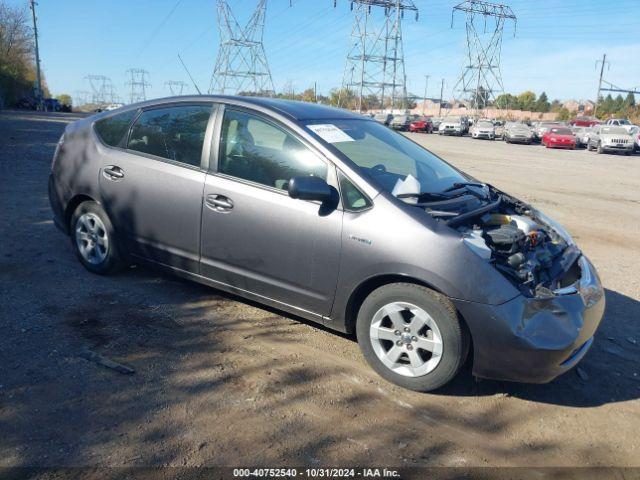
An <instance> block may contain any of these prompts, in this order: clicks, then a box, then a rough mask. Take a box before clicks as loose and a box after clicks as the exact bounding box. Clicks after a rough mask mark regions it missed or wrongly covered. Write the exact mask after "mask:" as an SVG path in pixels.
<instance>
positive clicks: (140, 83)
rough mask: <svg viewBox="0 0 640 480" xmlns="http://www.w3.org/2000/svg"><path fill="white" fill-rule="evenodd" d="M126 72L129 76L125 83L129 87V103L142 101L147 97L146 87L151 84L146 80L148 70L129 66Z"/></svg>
mask: <svg viewBox="0 0 640 480" xmlns="http://www.w3.org/2000/svg"><path fill="white" fill-rule="evenodd" d="M126 73H127V75H128V76H130V77H131V79H130V80H129V81H127V83H126V85H127V86H128V87H129V88H130V91H129V103H137V102H144V101H145V100H146V99H147V88H148V87H150V86H151V84H150V83H149V82H148V81H147V76H148V75H149V72H147V71H146V70H143V69H142V68H130V69H129V70H127V72H126Z"/></svg>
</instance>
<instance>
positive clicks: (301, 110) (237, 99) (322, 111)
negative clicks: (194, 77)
mask: <svg viewBox="0 0 640 480" xmlns="http://www.w3.org/2000/svg"><path fill="white" fill-rule="evenodd" d="M203 100H205V101H215V102H220V103H225V104H234V105H242V104H244V105H247V106H256V107H261V108H263V109H267V110H271V111H272V112H274V113H278V114H280V115H285V116H288V117H290V118H291V119H293V120H296V121H303V120H323V119H358V120H363V119H364V120H366V118H365V117H363V116H362V115H359V114H357V113H353V112H350V111H349V110H345V109H342V108H334V107H328V106H326V105H319V104H316V103H307V102H299V101H295V100H283V99H280V98H270V97H244V96H239V95H190V96H178V97H167V98H159V99H155V100H148V101H146V102H141V103H138V104H135V105H127V108H131V107H136V108H144V107H150V106H155V105H162V104H168V103H176V102H197V101H203Z"/></svg>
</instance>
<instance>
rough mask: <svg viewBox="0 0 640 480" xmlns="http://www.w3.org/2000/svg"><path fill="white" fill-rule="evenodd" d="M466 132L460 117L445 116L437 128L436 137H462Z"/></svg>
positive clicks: (463, 121)
mask: <svg viewBox="0 0 640 480" xmlns="http://www.w3.org/2000/svg"><path fill="white" fill-rule="evenodd" d="M465 131H466V125H465V120H464V119H463V117H460V116H455V115H452V116H447V117H444V118H443V119H442V122H440V126H439V127H438V135H458V136H459V137H461V136H463V135H464V134H465Z"/></svg>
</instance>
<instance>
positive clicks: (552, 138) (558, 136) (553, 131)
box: [541, 126, 576, 150]
mask: <svg viewBox="0 0 640 480" xmlns="http://www.w3.org/2000/svg"><path fill="white" fill-rule="evenodd" d="M541 143H542V145H544V146H545V147H547V148H568V149H571V150H574V149H575V148H576V137H575V135H574V134H573V132H572V131H571V129H570V128H568V127H559V126H552V127H550V128H549V129H548V130H547V131H546V132H545V134H544V135H543V136H542V140H541Z"/></svg>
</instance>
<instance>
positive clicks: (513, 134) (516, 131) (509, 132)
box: [504, 122, 533, 145]
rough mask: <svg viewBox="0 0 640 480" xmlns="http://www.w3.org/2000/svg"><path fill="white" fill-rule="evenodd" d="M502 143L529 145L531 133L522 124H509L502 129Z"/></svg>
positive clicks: (528, 128)
mask: <svg viewBox="0 0 640 480" xmlns="http://www.w3.org/2000/svg"><path fill="white" fill-rule="evenodd" d="M504 141H505V142H507V143H525V144H527V145H531V142H532V141H533V131H532V129H531V127H529V126H528V125H526V124H524V123H519V122H510V123H507V124H506V125H505V127H504Z"/></svg>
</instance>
